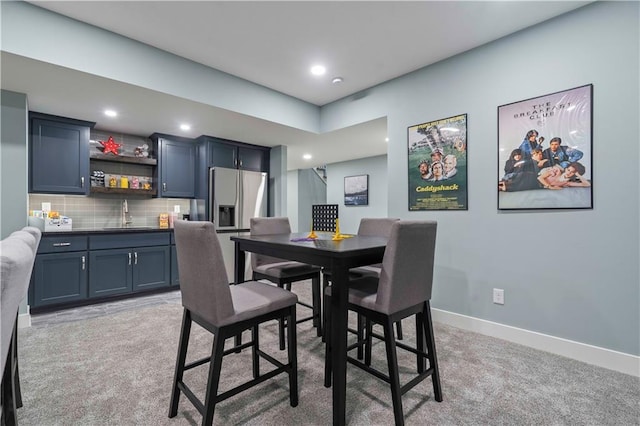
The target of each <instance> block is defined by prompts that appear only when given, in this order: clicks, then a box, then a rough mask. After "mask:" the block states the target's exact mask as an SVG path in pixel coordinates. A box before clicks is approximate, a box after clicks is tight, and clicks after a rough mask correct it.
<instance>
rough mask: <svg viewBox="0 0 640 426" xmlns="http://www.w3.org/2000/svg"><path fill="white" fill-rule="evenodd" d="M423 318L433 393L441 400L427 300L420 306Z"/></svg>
mask: <svg viewBox="0 0 640 426" xmlns="http://www.w3.org/2000/svg"><path fill="white" fill-rule="evenodd" d="M422 316H423V318H424V332H425V335H426V337H427V342H426V343H427V351H428V352H427V357H428V359H429V368H433V374H431V379H432V380H433V393H434V395H435V400H436V401H438V402H442V387H441V386H440V369H439V368H438V357H437V356H436V341H435V339H434V338H433V322H432V319H431V305H430V303H429V301H428V300H427V301H426V302H425V303H424V306H423V308H422Z"/></svg>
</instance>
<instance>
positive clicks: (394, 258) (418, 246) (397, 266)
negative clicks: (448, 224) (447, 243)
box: [376, 220, 437, 314]
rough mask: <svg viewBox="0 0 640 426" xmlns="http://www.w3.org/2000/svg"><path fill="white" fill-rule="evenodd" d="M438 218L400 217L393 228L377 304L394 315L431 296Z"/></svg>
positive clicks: (381, 275) (386, 252)
mask: <svg viewBox="0 0 640 426" xmlns="http://www.w3.org/2000/svg"><path fill="white" fill-rule="evenodd" d="M436 229H437V223H436V222H435V221H418V220H399V221H397V222H395V223H394V224H393V225H392V227H391V234H390V236H389V243H388V244H387V248H386V249H385V252H384V258H383V260H382V270H381V271H380V280H379V283H378V296H377V299H376V306H377V307H378V309H379V310H380V311H381V312H383V313H386V314H392V313H394V312H398V311H400V310H402V309H405V308H408V307H410V306H414V305H416V304H417V303H420V302H422V301H426V300H429V299H431V289H432V286H433V260H434V257H435V248H436Z"/></svg>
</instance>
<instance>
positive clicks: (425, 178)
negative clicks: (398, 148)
mask: <svg viewBox="0 0 640 426" xmlns="http://www.w3.org/2000/svg"><path fill="white" fill-rule="evenodd" d="M407 133H408V134H407V140H408V148H409V155H408V158H409V179H408V182H409V210H467V114H460V115H456V116H453V117H449V118H443V119H441V120H436V121H430V122H428V123H422V124H417V125H415V126H411V127H409V128H408V129H407Z"/></svg>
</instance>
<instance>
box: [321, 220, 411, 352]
mask: <svg viewBox="0 0 640 426" xmlns="http://www.w3.org/2000/svg"><path fill="white" fill-rule="evenodd" d="M399 220H400V219H397V218H393V217H365V218H362V219H360V225H359V226H358V235H363V236H368V237H386V238H388V237H389V234H390V233H391V226H392V225H393V224H394V223H396V222H397V221H399ZM381 269H382V264H381V263H377V264H374V265H367V266H360V267H358V268H352V269H350V270H349V279H355V278H360V277H363V276H367V275H371V276H375V277H377V276H379V275H380V270H381ZM330 281H331V271H325V270H323V271H322V295H323V297H324V294H325V292H326V289H327V287H328V286H329V283H330ZM323 305H324V306H325V307H326V306H327V302H326V301H324V303H323ZM323 321H324V322H325V324H326V321H327V316H326V308H325V309H324V311H323ZM325 327H326V325H325ZM396 330H397V333H398V339H402V323H400V322H398V323H397V324H396ZM362 332H363V324H362V321H361V319H360V318H358V330H357V334H358V336H359V338H360V339H361V338H362V337H363V335H362ZM323 340H326V336H323ZM358 359H362V349H361V348H359V349H358Z"/></svg>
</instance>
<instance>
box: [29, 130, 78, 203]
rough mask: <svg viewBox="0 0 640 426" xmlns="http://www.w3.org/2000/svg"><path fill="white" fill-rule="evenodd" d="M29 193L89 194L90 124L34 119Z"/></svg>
mask: <svg viewBox="0 0 640 426" xmlns="http://www.w3.org/2000/svg"><path fill="white" fill-rule="evenodd" d="M30 142H31V145H30V160H31V162H30V174H29V176H30V179H29V192H42V193H59V194H87V193H88V190H89V127H88V126H80V125H75V124H69V123H61V122H60V123H59V122H56V121H51V120H43V119H37V118H34V119H32V120H31V139H30Z"/></svg>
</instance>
